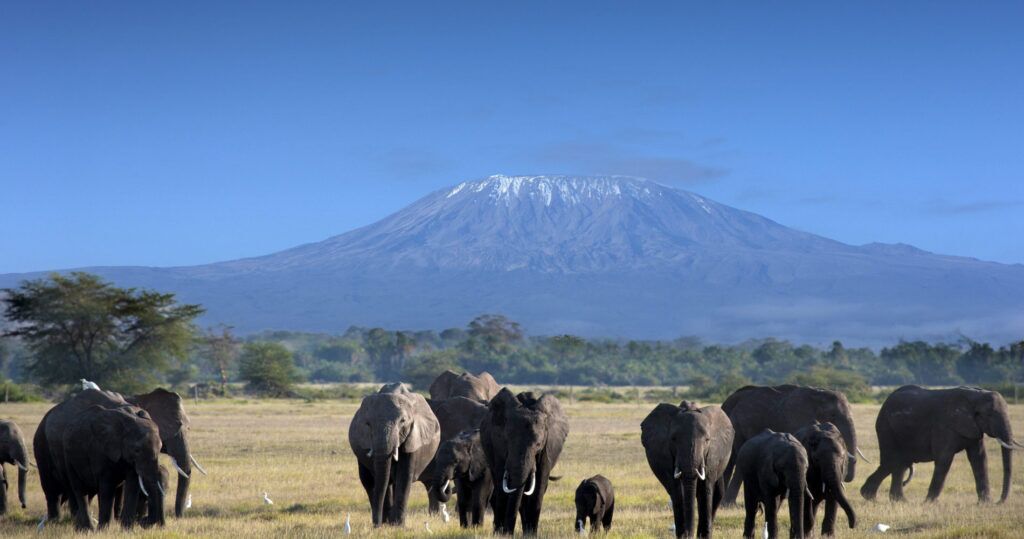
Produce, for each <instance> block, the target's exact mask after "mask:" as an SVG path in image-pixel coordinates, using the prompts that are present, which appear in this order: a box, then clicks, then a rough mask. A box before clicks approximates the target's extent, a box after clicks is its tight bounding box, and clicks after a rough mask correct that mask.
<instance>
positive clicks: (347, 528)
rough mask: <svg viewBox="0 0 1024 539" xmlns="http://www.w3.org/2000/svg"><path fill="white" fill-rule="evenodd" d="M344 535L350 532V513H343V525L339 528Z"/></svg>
mask: <svg viewBox="0 0 1024 539" xmlns="http://www.w3.org/2000/svg"><path fill="white" fill-rule="evenodd" d="M341 531H342V532H343V533H344V534H345V535H351V534H352V513H348V514H346V515H345V527H344V528H342V529H341Z"/></svg>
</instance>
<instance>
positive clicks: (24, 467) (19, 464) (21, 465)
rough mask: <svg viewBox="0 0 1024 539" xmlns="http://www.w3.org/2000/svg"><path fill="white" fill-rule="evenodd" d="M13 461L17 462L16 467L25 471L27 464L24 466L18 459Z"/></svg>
mask: <svg viewBox="0 0 1024 539" xmlns="http://www.w3.org/2000/svg"><path fill="white" fill-rule="evenodd" d="M14 463H15V464H17V465H18V467H19V468H21V469H22V470H25V471H26V472H27V471H28V466H25V465H24V464H22V463H20V462H18V461H14Z"/></svg>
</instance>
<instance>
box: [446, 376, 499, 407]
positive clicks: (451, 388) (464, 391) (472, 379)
mask: <svg viewBox="0 0 1024 539" xmlns="http://www.w3.org/2000/svg"><path fill="white" fill-rule="evenodd" d="M499 389H501V388H500V387H498V382H495V381H494V377H493V376H491V375H490V373H488V372H486V371H485V372H481V373H480V374H477V375H473V374H470V373H468V372H464V373H462V374H457V373H456V372H455V371H450V370H449V371H444V372H442V373H441V374H439V375H438V376H437V378H435V379H434V381H433V383H431V384H430V390H429V391H430V398H431V399H433V400H444V399H450V398H452V397H466V398H467V399H473V400H478V401H482V402H484V403H486V402H488V401H490V400H491V399H493V398H494V396H495V395H497V394H498V390H499Z"/></svg>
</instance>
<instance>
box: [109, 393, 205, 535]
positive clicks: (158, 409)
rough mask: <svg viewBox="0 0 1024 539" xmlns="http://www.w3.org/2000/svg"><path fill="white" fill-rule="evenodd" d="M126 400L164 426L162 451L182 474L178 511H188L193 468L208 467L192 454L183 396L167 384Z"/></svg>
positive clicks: (161, 426) (175, 499)
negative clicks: (187, 505)
mask: <svg viewBox="0 0 1024 539" xmlns="http://www.w3.org/2000/svg"><path fill="white" fill-rule="evenodd" d="M126 400H127V401H128V402H129V403H131V404H134V405H135V406H138V407H139V408H142V409H143V410H145V411H146V412H149V415H150V417H152V418H153V421H155V422H156V425H157V427H158V428H159V429H160V440H161V442H162V443H163V450H162V451H163V453H164V454H166V455H167V456H169V457H171V461H172V462H173V463H174V468H175V472H176V473H177V475H178V486H177V492H176V493H175V497H174V515H175V516H178V517H180V516H182V515H183V514H184V513H185V505H186V502H187V500H188V492H189V486H190V485H191V481H192V473H193V469H197V470H199V472H200V473H202V474H204V475H205V474H206V471H205V470H204V469H203V468H202V467H201V466H199V464H198V462H197V461H196V459H195V457H194V456H192V449H191V443H190V440H189V436H190V435H189V430H190V428H191V425H192V422H191V421H190V420H189V417H188V414H187V413H185V407H184V405H183V404H182V399H181V396H180V395H178V394H177V393H174V392H172V391H167V390H166V389H164V388H157V389H155V390H153V391H151V392H149V393H146V394H143V395H135V396H132V397H127V399H126ZM193 464H195V466H193Z"/></svg>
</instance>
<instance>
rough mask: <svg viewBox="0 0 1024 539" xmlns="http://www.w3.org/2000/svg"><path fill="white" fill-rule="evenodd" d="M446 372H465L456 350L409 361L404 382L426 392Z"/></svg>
mask: <svg viewBox="0 0 1024 539" xmlns="http://www.w3.org/2000/svg"><path fill="white" fill-rule="evenodd" d="M446 370H453V371H455V372H461V371H462V370H463V368H462V365H460V364H459V360H458V357H457V353H456V351H455V350H437V351H434V352H429V353H426V354H422V355H419V356H416V357H414V358H411V359H409V360H408V361H406V363H405V368H404V369H403V370H402V380H403V381H405V382H409V383H410V384H412V386H413V387H414V388H416V389H418V390H425V389H427V388H428V387H430V384H431V382H433V381H434V379H435V378H437V375H439V374H441V373H442V372H444V371H446Z"/></svg>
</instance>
